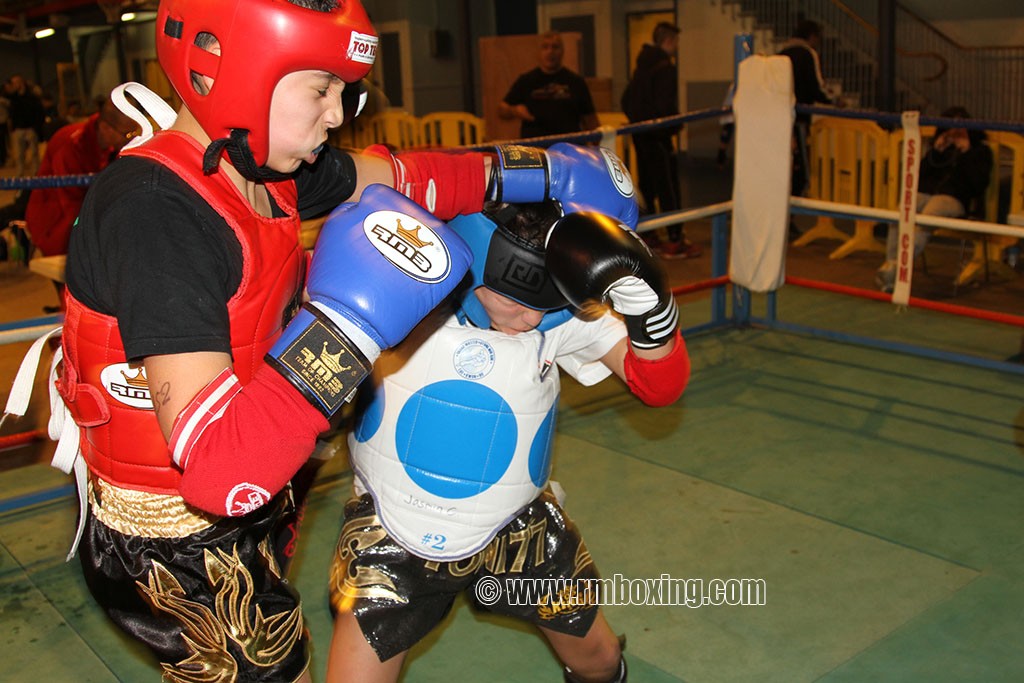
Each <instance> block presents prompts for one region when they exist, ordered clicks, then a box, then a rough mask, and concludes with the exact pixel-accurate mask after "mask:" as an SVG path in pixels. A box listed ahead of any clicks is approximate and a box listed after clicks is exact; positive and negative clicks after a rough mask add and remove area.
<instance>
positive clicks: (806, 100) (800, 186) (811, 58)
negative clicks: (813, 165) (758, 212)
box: [779, 19, 832, 195]
mask: <svg viewBox="0 0 1024 683" xmlns="http://www.w3.org/2000/svg"><path fill="white" fill-rule="evenodd" d="M819 47H821V26H820V25H819V24H818V23H817V22H814V21H810V20H809V19H806V20H804V21H801V22H800V23H799V24H797V27H796V30H795V31H794V32H793V37H792V38H790V39H789V40H787V41H786V43H785V44H784V45H783V46H782V49H781V50H780V51H779V54H780V55H782V56H784V57H788V58H789V61H790V62H792V64H793V94H794V95H795V97H796V103H797V104H807V105H814V104H832V100H831V98H830V97H829V96H828V95H827V94H826V93H825V79H824V78H823V77H822V75H821V60H820V59H819V58H818V48H819ZM810 127H811V117H810V115H809V114H798V115H797V117H796V124H795V125H794V127H793V183H792V186H793V188H792V192H793V194H795V195H802V194H803V193H804V191H806V189H807V182H808V180H809V179H810V176H809V173H810V164H809V159H808V155H807V135H808V133H809V131H810Z"/></svg>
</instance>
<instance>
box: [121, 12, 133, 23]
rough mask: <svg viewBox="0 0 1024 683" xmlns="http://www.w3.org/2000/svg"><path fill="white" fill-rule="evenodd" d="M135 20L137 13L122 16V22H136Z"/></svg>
mask: <svg viewBox="0 0 1024 683" xmlns="http://www.w3.org/2000/svg"><path fill="white" fill-rule="evenodd" d="M134 20H135V12H125V13H124V14H122V15H121V21H134Z"/></svg>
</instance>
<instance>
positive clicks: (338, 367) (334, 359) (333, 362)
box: [320, 342, 351, 373]
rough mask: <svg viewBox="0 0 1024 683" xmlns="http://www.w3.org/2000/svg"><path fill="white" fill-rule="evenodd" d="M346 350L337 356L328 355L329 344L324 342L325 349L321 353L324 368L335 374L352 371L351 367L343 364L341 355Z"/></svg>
mask: <svg viewBox="0 0 1024 683" xmlns="http://www.w3.org/2000/svg"><path fill="white" fill-rule="evenodd" d="M344 351H345V350H344V349H342V350H341V351H338V353H336V354H333V355H332V354H330V353H327V342H324V349H323V351H321V352H320V362H321V363H323V365H324V367H325V368H327V369H328V370H330V371H331V372H333V373H339V372H344V371H345V370H350V369H351V366H344V365H342V364H341V354H342V353H344Z"/></svg>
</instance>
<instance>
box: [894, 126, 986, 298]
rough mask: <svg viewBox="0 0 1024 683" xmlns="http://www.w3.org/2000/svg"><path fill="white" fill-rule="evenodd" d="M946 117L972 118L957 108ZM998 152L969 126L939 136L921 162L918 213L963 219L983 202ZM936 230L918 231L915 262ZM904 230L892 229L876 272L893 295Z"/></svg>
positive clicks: (945, 131) (978, 132)
mask: <svg viewBox="0 0 1024 683" xmlns="http://www.w3.org/2000/svg"><path fill="white" fill-rule="evenodd" d="M942 116H943V118H952V119H968V118H970V114H968V113H967V110H966V109H964V108H963V107H951V108H950V109H947V110H946V111H944V112H942ZM992 163H993V157H992V150H991V149H989V147H988V145H986V144H985V132H984V131H981V130H971V131H968V130H967V129H966V128H945V129H939V130H937V131H936V132H935V139H934V140H933V141H932V146H931V149H929V150H928V153H927V154H925V155H924V157H923V158H922V159H921V174H920V178H919V180H918V188H917V212H918V213H920V214H924V215H926V216H945V217H947V218H963V217H965V216H967V214H968V212H969V211H972V209H973V208H974V206H975V204H976V203H977V202H979V201H981V199H982V197H983V196H984V194H985V190H986V189H987V188H988V183H989V178H990V177H991V175H992ZM931 233H932V231H931V229H930V228H925V227H922V226H917V227H916V228H915V230H914V258H917V257H918V256H919V255H920V254H921V252H923V251H924V248H925V245H927V244H928V240H929V239H930V238H931ZM898 240H899V229H898V227H897V226H896V225H890V226H889V238H888V240H887V242H886V260H885V263H883V264H882V266H881V267H880V268H879V269H878V271H877V272H876V273H875V284H877V285H878V288H879V289H881V290H882V291H883V292H891V291H892V290H893V287H894V286H895V284H896V270H897V268H896V257H897V256H896V255H897V251H898Z"/></svg>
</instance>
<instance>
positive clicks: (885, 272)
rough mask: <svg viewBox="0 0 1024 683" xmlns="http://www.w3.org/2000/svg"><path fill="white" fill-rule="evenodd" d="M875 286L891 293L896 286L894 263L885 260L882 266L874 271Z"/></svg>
mask: <svg viewBox="0 0 1024 683" xmlns="http://www.w3.org/2000/svg"><path fill="white" fill-rule="evenodd" d="M875 286H876V287H878V289H879V290H880V291H882V292H884V293H886V294H892V290H893V289H894V288H895V287H896V264H895V263H893V262H892V261H886V262H885V263H883V264H882V267H881V268H879V269H878V270H876V271H875Z"/></svg>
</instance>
